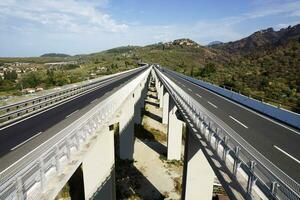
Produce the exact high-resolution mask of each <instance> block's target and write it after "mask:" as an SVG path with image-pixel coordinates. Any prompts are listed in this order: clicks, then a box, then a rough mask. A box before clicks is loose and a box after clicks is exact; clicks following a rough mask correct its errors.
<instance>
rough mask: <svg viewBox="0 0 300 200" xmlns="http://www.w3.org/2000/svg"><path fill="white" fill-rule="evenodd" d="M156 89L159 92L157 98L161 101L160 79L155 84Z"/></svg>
mask: <svg viewBox="0 0 300 200" xmlns="http://www.w3.org/2000/svg"><path fill="white" fill-rule="evenodd" d="M155 88H156V91H157V98H158V99H159V93H160V82H159V80H158V79H157V80H156V83H155Z"/></svg>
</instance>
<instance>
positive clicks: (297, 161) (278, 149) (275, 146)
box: [273, 145, 300, 164]
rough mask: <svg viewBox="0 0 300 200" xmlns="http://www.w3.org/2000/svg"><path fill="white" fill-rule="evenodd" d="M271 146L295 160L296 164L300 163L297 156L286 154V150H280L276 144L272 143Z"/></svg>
mask: <svg viewBox="0 0 300 200" xmlns="http://www.w3.org/2000/svg"><path fill="white" fill-rule="evenodd" d="M273 147H275V148H276V149H277V150H278V151H280V152H281V153H283V154H285V155H286V156H288V157H290V158H291V159H293V160H294V161H296V162H297V163H298V164H300V160H298V159H297V158H295V157H294V156H292V155H290V154H288V153H287V152H286V151H284V150H282V149H281V148H279V147H278V146H276V145H273Z"/></svg>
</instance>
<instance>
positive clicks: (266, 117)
mask: <svg viewBox="0 0 300 200" xmlns="http://www.w3.org/2000/svg"><path fill="white" fill-rule="evenodd" d="M178 77H179V78H180V79H182V80H185V79H184V78H182V77H180V76H178ZM185 81H186V82H189V83H191V84H194V85H196V86H198V87H200V88H201V89H203V90H205V91H207V92H209V93H211V94H213V95H217V96H218V97H221V98H222V99H224V100H225V101H227V102H230V103H232V104H235V105H237V106H239V107H240V108H243V109H245V110H247V111H249V112H252V113H253V114H255V115H258V116H260V117H261V118H264V119H266V120H269V121H270V122H272V123H275V124H277V125H278V126H281V127H283V128H286V129H288V130H290V131H292V132H294V133H296V134H298V135H300V132H298V131H296V130H294V129H293V128H291V127H288V126H286V125H284V124H281V123H279V122H277V121H275V120H274V119H272V118H270V117H268V116H264V115H262V114H260V113H258V112H257V111H255V110H252V109H250V108H247V107H246V106H244V105H241V104H239V103H237V102H234V100H230V99H228V98H226V97H224V96H222V95H220V94H217V93H215V92H212V91H210V90H209V89H207V88H205V87H203V86H201V85H198V84H195V83H193V82H191V81H187V80H185Z"/></svg>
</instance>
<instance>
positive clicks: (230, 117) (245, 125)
mask: <svg viewBox="0 0 300 200" xmlns="http://www.w3.org/2000/svg"><path fill="white" fill-rule="evenodd" d="M229 117H230V118H231V119H233V120H234V121H236V122H237V123H239V124H240V125H242V126H243V127H245V128H248V126H246V125H245V124H243V123H242V122H240V121H239V120H237V119H235V118H234V117H232V116H230V115H229Z"/></svg>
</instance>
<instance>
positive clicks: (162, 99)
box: [159, 83, 164, 108]
mask: <svg viewBox="0 0 300 200" xmlns="http://www.w3.org/2000/svg"><path fill="white" fill-rule="evenodd" d="M163 97H164V85H163V84H162V83H161V85H160V88H159V107H160V108H162V107H163V103H164V98H163Z"/></svg>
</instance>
